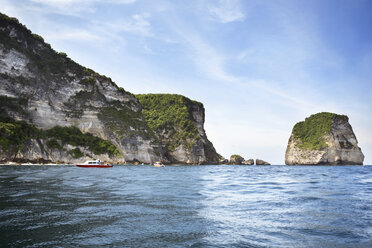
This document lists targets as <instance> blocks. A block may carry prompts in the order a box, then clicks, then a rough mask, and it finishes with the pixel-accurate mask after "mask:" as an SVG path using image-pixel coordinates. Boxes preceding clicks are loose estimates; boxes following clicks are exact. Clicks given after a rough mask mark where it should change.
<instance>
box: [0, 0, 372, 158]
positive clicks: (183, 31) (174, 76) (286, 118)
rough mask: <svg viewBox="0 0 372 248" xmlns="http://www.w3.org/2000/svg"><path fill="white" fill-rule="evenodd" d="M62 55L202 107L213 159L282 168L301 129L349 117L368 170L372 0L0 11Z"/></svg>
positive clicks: (172, 2)
mask: <svg viewBox="0 0 372 248" xmlns="http://www.w3.org/2000/svg"><path fill="white" fill-rule="evenodd" d="M0 11H1V12H2V13H4V14H7V15H9V16H12V17H16V18H18V19H19V20H20V22H22V23H23V24H25V25H26V26H27V27H28V28H29V29H30V30H31V31H32V32H33V33H37V34H39V35H41V36H42V37H43V38H44V39H45V41H46V42H48V43H49V44H51V46H52V47H53V48H54V49H55V50H56V51H58V52H65V53H67V54H68V56H69V57H70V58H72V59H73V60H75V61H76V62H78V63H79V64H81V65H84V66H86V67H89V68H91V69H93V70H95V71H96V72H98V73H100V74H103V75H106V76H108V77H110V78H112V80H113V81H114V82H115V83H116V84H117V85H119V86H121V87H123V88H124V89H125V90H127V91H130V92H132V93H135V94H138V93H172V94H182V95H185V96H187V97H189V98H191V99H193V100H197V101H200V102H202V103H203V104H204V107H205V111H206V120H205V129H206V133H207V136H208V138H209V140H210V141H211V142H212V143H213V144H214V146H215V148H216V150H217V152H219V153H220V154H221V155H223V156H224V157H226V158H229V157H230V155H232V154H240V155H242V156H243V157H244V158H246V159H248V158H260V159H264V160H266V161H268V162H270V163H272V164H284V158H285V150H286V147H287V143H288V139H289V136H290V134H291V131H292V128H293V126H294V124H296V123H297V122H299V121H302V120H304V119H305V118H306V117H308V116H309V115H311V114H315V113H318V112H323V111H327V112H333V113H337V114H346V115H348V116H349V119H350V124H351V125H352V127H353V130H354V132H355V134H356V137H357V139H358V142H359V146H360V147H361V148H362V152H363V153H364V155H365V161H364V163H365V164H372V114H371V113H372V101H371V97H372V80H371V79H372V15H371V13H372V1H369V0H311V1H307V0H294V1H291V0H286V1H282V0H276V1H271V0H188V1H184V0H156V1H153V0H90V1H89V0H0Z"/></svg>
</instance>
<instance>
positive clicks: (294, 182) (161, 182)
mask: <svg viewBox="0 0 372 248" xmlns="http://www.w3.org/2000/svg"><path fill="white" fill-rule="evenodd" d="M0 247H372V166H297V167H292V166H233V165H220V166H167V167H165V168H154V167H151V166H134V165H133V166H115V167H113V168H104V169H102V168H78V167H75V166H0Z"/></svg>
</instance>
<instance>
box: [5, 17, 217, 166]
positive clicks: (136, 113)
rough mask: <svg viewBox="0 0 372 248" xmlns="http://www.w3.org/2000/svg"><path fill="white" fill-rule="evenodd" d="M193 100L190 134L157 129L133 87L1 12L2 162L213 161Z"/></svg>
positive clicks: (198, 107)
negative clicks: (120, 83) (70, 55)
mask: <svg viewBox="0 0 372 248" xmlns="http://www.w3.org/2000/svg"><path fill="white" fill-rule="evenodd" d="M188 107H189V109H188V110H187V111H189V112H188V113H190V116H191V119H192V121H193V125H194V126H195V129H192V130H191V129H190V130H189V129H188V132H189V133H188V134H190V135H189V136H187V137H186V136H185V137H184V136H182V137H181V136H177V135H174V136H173V135H172V134H173V133H172V134H171V132H170V131H169V132H168V129H165V130H164V132H165V133H164V135H163V134H162V133H157V132H154V130H153V129H152V128H149V125H148V122H147V121H146V120H145V119H144V116H143V114H142V105H141V104H140V102H139V101H138V99H137V98H136V97H135V96H134V95H133V94H131V93H130V92H127V91H125V90H124V89H123V88H121V87H118V86H117V85H116V84H115V83H114V82H112V80H111V79H110V78H107V77H105V76H102V75H99V74H98V73H96V72H94V71H92V70H90V69H88V68H85V67H83V66H81V65H79V64H77V63H76V62H74V61H72V60H71V59H70V58H68V57H67V55H66V54H65V53H58V52H56V51H54V50H53V49H52V48H51V46H50V45H49V44H47V43H45V42H44V40H43V38H41V37H40V36H38V35H36V34H33V33H32V32H31V31H30V30H28V29H27V28H26V27H25V26H23V25H22V24H20V23H19V22H18V20H17V19H15V18H10V17H8V16H6V15H3V14H1V13H0V134H1V136H0V161H11V160H13V161H44V160H45V161H52V162H56V161H60V162H65V163H74V162H76V161H81V160H85V159H87V158H100V159H101V160H105V161H108V162H114V163H124V162H130V161H140V162H145V163H152V162H154V161H159V160H162V161H165V162H171V163H173V162H188V161H189V162H190V163H199V162H201V163H203V162H206V161H210V162H214V161H215V154H216V153H215V150H214V148H213V145H212V144H211V143H210V142H209V141H208V139H207V138H206V136H205V132H204V129H203V123H204V108H203V106H202V105H201V104H191V105H188ZM175 111H177V109H175ZM23 127H26V130H28V132H26V133H25V132H23V131H22V128H23ZM167 128H170V129H172V130H176V133H177V134H181V133H182V128H183V126H182V125H181V126H178V125H176V126H174V127H169V126H167ZM188 128H189V126H188ZM55 130H57V131H56V132H55ZM180 130H181V131H180ZM179 131H180V132H179ZM167 132H168V134H166V133H167ZM192 132H194V133H192ZM65 136H66V137H67V138H65ZM185 141H186V142H185ZM86 142H89V144H87V143H86Z"/></svg>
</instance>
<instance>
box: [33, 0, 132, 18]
mask: <svg viewBox="0 0 372 248" xmlns="http://www.w3.org/2000/svg"><path fill="white" fill-rule="evenodd" d="M135 1H136V0H30V3H29V4H30V5H29V8H31V9H35V10H39V11H40V12H41V13H58V14H62V15H71V16H80V15H81V13H94V12H96V10H97V8H96V6H95V4H97V3H105V4H119V5H122V4H131V3H134V2H135Z"/></svg>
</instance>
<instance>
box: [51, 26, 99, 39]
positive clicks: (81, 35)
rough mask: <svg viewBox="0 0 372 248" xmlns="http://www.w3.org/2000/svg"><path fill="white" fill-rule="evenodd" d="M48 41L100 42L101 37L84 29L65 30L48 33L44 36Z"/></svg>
mask: <svg viewBox="0 0 372 248" xmlns="http://www.w3.org/2000/svg"><path fill="white" fill-rule="evenodd" d="M46 36H47V39H48V40H62V41H67V40H69V41H100V40H103V36H102V35H99V34H96V33H94V32H91V31H89V30H84V29H71V28H66V29H63V30H61V29H60V30H58V31H57V32H49V33H47V34H46Z"/></svg>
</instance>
